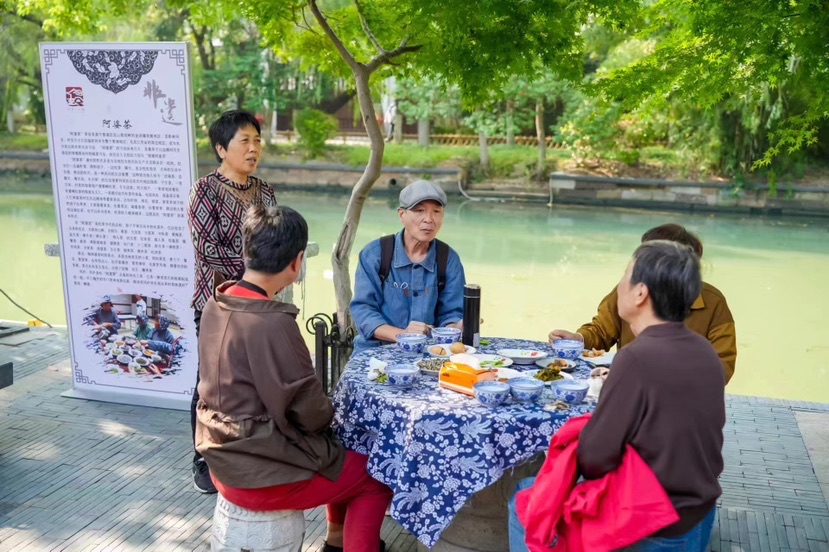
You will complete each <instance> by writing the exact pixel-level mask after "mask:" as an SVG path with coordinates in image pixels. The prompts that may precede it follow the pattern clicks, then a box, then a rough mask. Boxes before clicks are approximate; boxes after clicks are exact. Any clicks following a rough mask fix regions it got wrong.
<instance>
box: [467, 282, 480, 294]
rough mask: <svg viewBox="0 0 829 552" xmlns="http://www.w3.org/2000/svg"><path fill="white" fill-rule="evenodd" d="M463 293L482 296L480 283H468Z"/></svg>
mask: <svg viewBox="0 0 829 552" xmlns="http://www.w3.org/2000/svg"><path fill="white" fill-rule="evenodd" d="M463 295H464V297H480V296H481V286H479V285H478V284H466V285H465V286H463Z"/></svg>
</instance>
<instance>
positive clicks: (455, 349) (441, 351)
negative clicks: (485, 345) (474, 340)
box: [426, 341, 475, 358]
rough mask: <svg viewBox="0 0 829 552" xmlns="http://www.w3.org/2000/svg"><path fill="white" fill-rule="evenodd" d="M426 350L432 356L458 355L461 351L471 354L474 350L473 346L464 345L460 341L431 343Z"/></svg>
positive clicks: (446, 356)
mask: <svg viewBox="0 0 829 552" xmlns="http://www.w3.org/2000/svg"><path fill="white" fill-rule="evenodd" d="M426 350H427V351H428V353H429V354H430V355H432V356H433V357H437V358H449V357H450V356H452V355H458V354H461V353H466V354H468V355H471V354H473V353H474V352H475V347H471V346H469V345H464V344H463V343H461V342H460V341H457V342H455V343H450V344H446V343H442V344H439V345H431V346H429V347H428V348H427V349H426Z"/></svg>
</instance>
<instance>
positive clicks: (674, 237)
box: [642, 223, 702, 258]
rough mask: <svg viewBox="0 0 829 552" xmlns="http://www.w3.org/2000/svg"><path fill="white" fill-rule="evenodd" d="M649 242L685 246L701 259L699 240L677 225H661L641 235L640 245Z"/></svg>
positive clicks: (700, 243)
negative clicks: (665, 241)
mask: <svg viewBox="0 0 829 552" xmlns="http://www.w3.org/2000/svg"><path fill="white" fill-rule="evenodd" d="M651 240H668V241H674V242H677V243H681V244H683V245H687V246H688V247H690V248H691V249H693V250H694V253H696V254H697V257H699V258H702V242H701V241H700V239H699V238H698V237H696V236H695V235H694V234H692V233H691V232H689V231H688V230H686V229H685V227H684V226H681V225H679V224H674V223H668V224H662V225H660V226H655V227H654V228H651V229H650V230H648V231H647V232H645V233H644V234H642V243H645V242H646V241H651Z"/></svg>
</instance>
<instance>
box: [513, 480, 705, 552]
mask: <svg viewBox="0 0 829 552" xmlns="http://www.w3.org/2000/svg"><path fill="white" fill-rule="evenodd" d="M533 483H535V477H528V478H527V479H522V480H521V481H519V482H518V485H517V486H516V488H515V492H516V493H517V492H518V491H523V490H524V489H529V488H530V487H532V486H533ZM716 513H717V509H716V508H711V511H710V512H708V515H707V516H705V518H704V519H703V520H702V521H700V522H699V523H697V524H696V525H695V526H694V528H693V529H691V530H690V531H688V532H687V533H685V534H684V535H682V536H679V537H675V538H672V539H666V538H661V537H650V538H647V539H645V540H641V541H639V542H637V543H636V544H634V545H632V546H629V547H627V548H625V551H626V552H705V551H706V550H708V541H709V540H710V539H711V529H712V528H713V526H714V517H715V515H716ZM525 541H526V531H525V530H524V526H523V525H521V521H520V520H519V519H518V514H517V512H516V511H515V495H513V497H512V498H511V499H510V501H509V549H510V552H528V549H527V544H526V542H525Z"/></svg>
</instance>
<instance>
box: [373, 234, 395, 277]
mask: <svg viewBox="0 0 829 552" xmlns="http://www.w3.org/2000/svg"><path fill="white" fill-rule="evenodd" d="M392 258H394V234H389V235H388V236H383V237H382V238H380V270H379V271H378V272H377V274H378V275H379V276H380V287H381V288H383V287H384V286H385V285H386V280H387V279H388V277H389V274H390V273H391V260H392Z"/></svg>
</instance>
